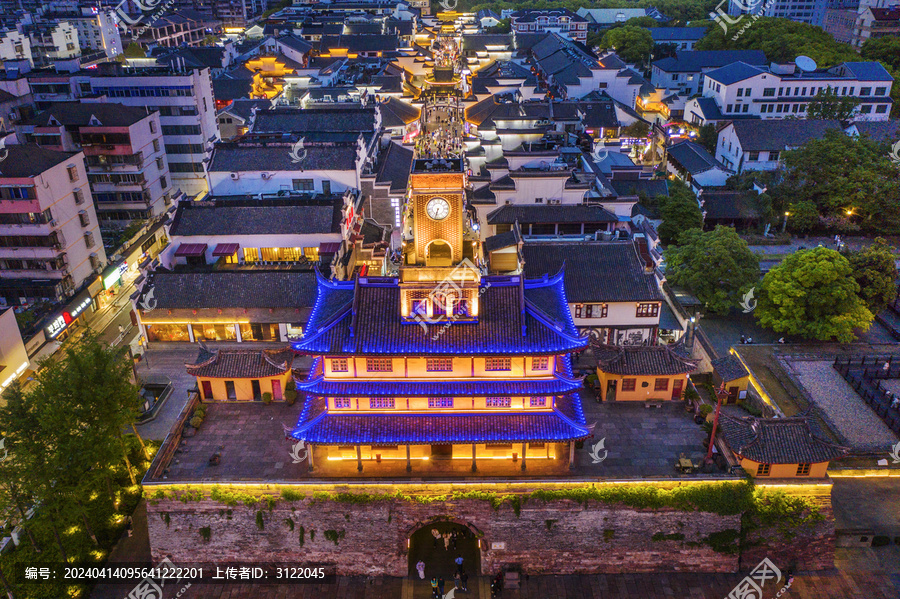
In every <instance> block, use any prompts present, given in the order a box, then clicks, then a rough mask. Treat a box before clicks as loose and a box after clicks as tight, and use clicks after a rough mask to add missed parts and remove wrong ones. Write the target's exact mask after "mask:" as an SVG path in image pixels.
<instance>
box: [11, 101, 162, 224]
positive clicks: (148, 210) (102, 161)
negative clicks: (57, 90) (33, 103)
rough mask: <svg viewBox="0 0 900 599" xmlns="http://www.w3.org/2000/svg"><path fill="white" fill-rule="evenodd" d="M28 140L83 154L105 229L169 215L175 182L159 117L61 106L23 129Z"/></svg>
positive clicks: (127, 109) (99, 106)
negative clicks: (167, 212)
mask: <svg viewBox="0 0 900 599" xmlns="http://www.w3.org/2000/svg"><path fill="white" fill-rule="evenodd" d="M17 129H18V130H19V131H20V132H21V134H22V137H23V138H24V139H25V141H27V142H29V143H32V142H33V143H37V144H38V145H39V146H41V147H44V148H48V149H51V150H59V151H66V152H73V151H79V150H80V151H83V152H84V155H85V165H86V167H87V174H88V181H89V182H90V185H91V192H92V195H93V198H94V202H95V204H96V209H97V216H98V217H99V219H100V222H101V225H102V226H103V227H104V228H121V227H124V226H126V225H127V224H128V223H129V222H131V221H133V220H138V219H141V220H146V219H150V218H153V217H155V216H158V215H160V214H162V213H163V212H165V210H166V207H167V206H168V205H169V204H170V203H171V198H172V183H171V177H170V176H169V166H168V164H167V163H166V150H165V147H164V144H163V136H162V129H161V126H160V116H159V113H158V112H151V113H149V114H148V113H147V111H146V110H144V109H142V108H137V107H133V106H123V105H121V104H111V103H98V102H84V103H81V104H78V103H71V102H70V103H63V104H55V105H53V106H51V107H50V108H48V109H47V110H45V111H43V112H41V113H39V114H37V115H36V116H35V117H34V118H32V119H30V120H28V121H26V122H25V123H24V124H23V125H21V126H19V127H18V128H17Z"/></svg>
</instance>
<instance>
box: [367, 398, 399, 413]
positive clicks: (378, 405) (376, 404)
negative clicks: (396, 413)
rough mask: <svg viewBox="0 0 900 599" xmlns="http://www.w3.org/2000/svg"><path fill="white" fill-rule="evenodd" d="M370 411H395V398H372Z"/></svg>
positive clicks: (370, 399)
mask: <svg viewBox="0 0 900 599" xmlns="http://www.w3.org/2000/svg"><path fill="white" fill-rule="evenodd" d="M369 409H372V410H392V409H394V398H393V397H370V398H369Z"/></svg>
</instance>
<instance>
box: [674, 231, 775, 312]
mask: <svg viewBox="0 0 900 599" xmlns="http://www.w3.org/2000/svg"><path fill="white" fill-rule="evenodd" d="M666 278H667V279H668V280H669V281H671V282H672V283H674V284H676V285H679V286H681V287H685V288H687V289H689V290H690V291H691V293H693V294H694V295H696V296H697V298H698V299H699V300H700V301H702V302H703V303H705V304H706V308H707V309H708V310H709V311H711V312H715V313H718V314H727V313H728V312H729V311H730V310H731V309H732V308H735V307H737V306H738V305H739V304H740V301H741V298H742V297H743V296H744V294H745V293H747V292H748V291H749V290H750V289H751V288H752V287H754V286H755V285H757V284H759V256H757V255H756V254H754V253H753V252H751V251H750V248H749V247H748V246H747V242H746V241H744V240H743V239H741V238H740V237H739V236H738V234H737V233H735V231H734V229H732V228H731V227H723V226H721V225H720V226H717V227H716V228H715V229H713V230H712V231H706V232H704V231H702V230H701V229H690V230H688V231H685V232H684V233H682V234H681V235H680V236H679V237H678V245H677V246H671V247H669V248H666Z"/></svg>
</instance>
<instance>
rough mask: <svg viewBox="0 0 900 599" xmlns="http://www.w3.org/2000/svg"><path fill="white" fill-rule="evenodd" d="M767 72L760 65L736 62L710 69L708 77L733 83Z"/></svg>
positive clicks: (726, 83) (724, 83) (728, 83)
mask: <svg viewBox="0 0 900 599" xmlns="http://www.w3.org/2000/svg"><path fill="white" fill-rule="evenodd" d="M765 73H766V71H765V70H764V69H762V68H760V67H757V66H753V65H749V64H747V63H745V62H734V63H731V64H729V65H725V66H724V67H720V68H718V69H715V70H713V71H709V72H708V73H707V74H706V77H707V78H709V79H712V80H713V81H717V82H719V83H721V84H723V85H731V84H733V83H737V82H738V81H744V80H745V79H750V78H751V77H756V76H757V75H764V74H765Z"/></svg>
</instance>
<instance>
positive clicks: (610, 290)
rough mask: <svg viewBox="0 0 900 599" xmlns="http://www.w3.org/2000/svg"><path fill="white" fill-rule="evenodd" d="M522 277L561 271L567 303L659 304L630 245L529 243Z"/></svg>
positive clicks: (652, 282)
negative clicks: (637, 302)
mask: <svg viewBox="0 0 900 599" xmlns="http://www.w3.org/2000/svg"><path fill="white" fill-rule="evenodd" d="M523 253H524V255H525V276H527V277H532V278H534V277H540V276H543V275H545V274H550V275H552V274H554V273H557V272H559V271H560V269H562V268H564V269H565V280H566V297H567V298H568V301H569V303H605V302H636V301H661V300H662V295H661V294H660V291H659V288H658V287H657V285H656V280H655V278H654V276H653V275H652V274H648V273H645V272H644V264H643V262H642V261H641V259H640V258H639V256H638V254H637V251H636V250H635V248H634V245H633V244H632V243H631V242H621V241H608V242H603V241H593V242H584V241H581V242H577V243H572V242H554V243H549V242H548V243H544V242H529V243H526V244H525V245H524V246H523Z"/></svg>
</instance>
